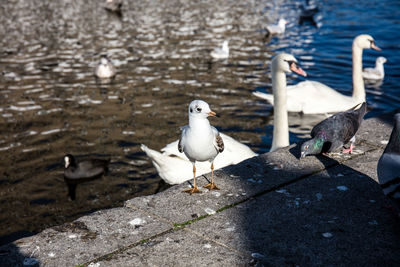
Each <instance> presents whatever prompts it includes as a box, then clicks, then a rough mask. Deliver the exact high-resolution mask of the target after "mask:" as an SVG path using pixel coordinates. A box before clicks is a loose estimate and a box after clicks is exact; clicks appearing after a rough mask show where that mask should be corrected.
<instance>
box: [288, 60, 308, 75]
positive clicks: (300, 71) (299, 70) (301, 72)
mask: <svg viewBox="0 0 400 267" xmlns="http://www.w3.org/2000/svg"><path fill="white" fill-rule="evenodd" d="M290 70H291V71H293V72H296V73H297V74H299V75H301V76H304V77H306V76H307V73H306V72H305V71H304V70H303V69H302V68H300V67H299V66H298V65H297V64H296V63H293V64H292V65H290Z"/></svg>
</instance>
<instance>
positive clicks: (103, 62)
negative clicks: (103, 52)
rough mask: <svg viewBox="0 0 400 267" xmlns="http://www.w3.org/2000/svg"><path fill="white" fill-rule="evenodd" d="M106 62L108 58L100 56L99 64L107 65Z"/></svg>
mask: <svg viewBox="0 0 400 267" xmlns="http://www.w3.org/2000/svg"><path fill="white" fill-rule="evenodd" d="M108 62H109V60H108V58H107V57H105V56H102V57H101V58H100V64H101V65H107V64H108Z"/></svg>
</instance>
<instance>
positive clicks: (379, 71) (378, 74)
mask: <svg viewBox="0 0 400 267" xmlns="http://www.w3.org/2000/svg"><path fill="white" fill-rule="evenodd" d="M386 61H387V59H386V58H385V57H378V58H377V59H376V62H375V68H365V69H364V70H363V72H362V76H363V78H364V79H367V80H382V79H383V78H384V77H385V69H384V68H383V64H385V63H386Z"/></svg>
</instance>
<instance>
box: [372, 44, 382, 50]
mask: <svg viewBox="0 0 400 267" xmlns="http://www.w3.org/2000/svg"><path fill="white" fill-rule="evenodd" d="M371 48H372V49H374V50H376V51H382V49H380V48H379V47H378V46H377V45H376V44H375V43H371Z"/></svg>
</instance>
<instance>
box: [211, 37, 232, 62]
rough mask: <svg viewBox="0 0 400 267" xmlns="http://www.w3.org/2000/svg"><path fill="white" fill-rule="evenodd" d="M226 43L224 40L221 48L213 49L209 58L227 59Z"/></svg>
mask: <svg viewBox="0 0 400 267" xmlns="http://www.w3.org/2000/svg"><path fill="white" fill-rule="evenodd" d="M228 43H229V42H228V41H227V40H225V41H224V42H223V43H222V47H221V48H219V47H217V48H215V49H214V50H213V51H211V53H210V55H211V57H213V58H215V59H226V58H228V57H229V46H228Z"/></svg>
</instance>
